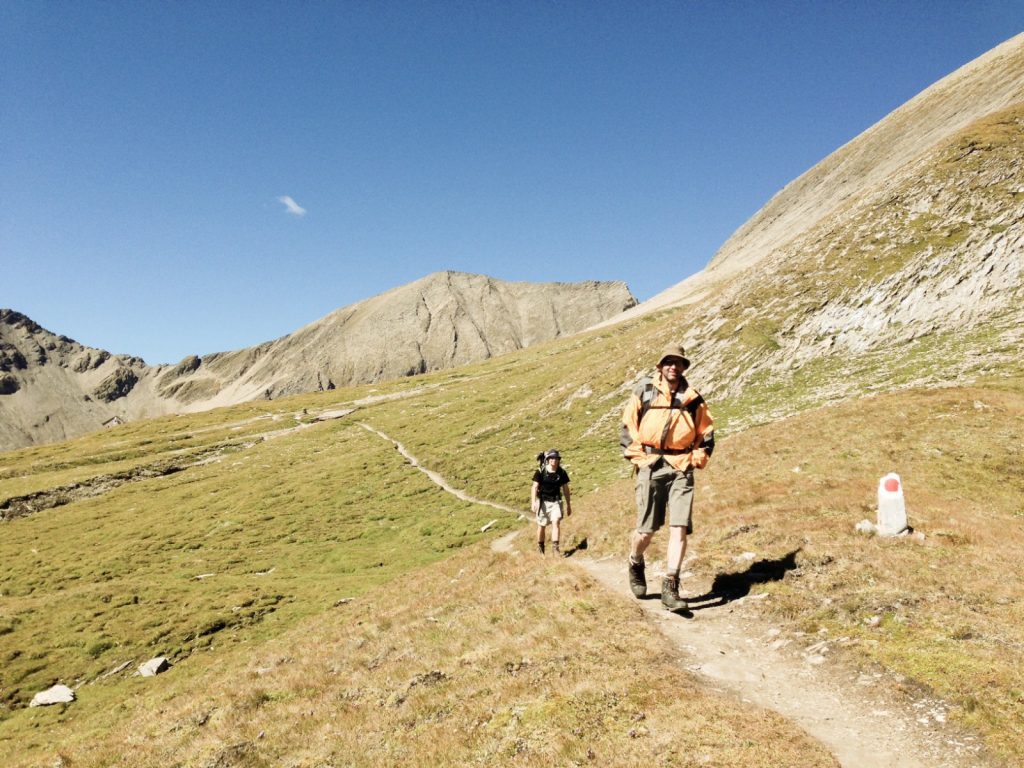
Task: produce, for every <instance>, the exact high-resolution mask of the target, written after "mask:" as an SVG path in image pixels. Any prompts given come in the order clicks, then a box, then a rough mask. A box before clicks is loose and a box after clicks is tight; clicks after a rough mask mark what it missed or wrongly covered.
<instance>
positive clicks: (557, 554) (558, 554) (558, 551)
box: [551, 541, 562, 557]
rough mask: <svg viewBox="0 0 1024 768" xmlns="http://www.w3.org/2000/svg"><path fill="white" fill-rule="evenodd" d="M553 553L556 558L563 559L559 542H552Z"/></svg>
mask: <svg viewBox="0 0 1024 768" xmlns="http://www.w3.org/2000/svg"><path fill="white" fill-rule="evenodd" d="M551 552H552V554H554V556H555V557H561V556H562V550H561V549H559V547H558V542H557V541H553V542H551Z"/></svg>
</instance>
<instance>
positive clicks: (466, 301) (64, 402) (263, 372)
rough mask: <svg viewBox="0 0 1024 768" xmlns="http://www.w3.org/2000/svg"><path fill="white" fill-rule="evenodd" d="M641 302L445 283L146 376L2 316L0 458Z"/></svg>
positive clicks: (623, 290) (534, 338)
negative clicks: (119, 424) (115, 424)
mask: <svg viewBox="0 0 1024 768" xmlns="http://www.w3.org/2000/svg"><path fill="white" fill-rule="evenodd" d="M635 303H636V301H635V299H634V298H633V296H632V294H630V292H629V289H628V288H627V286H626V285H625V283H621V282H612V283H598V282H584V283H575V284H568V283H509V282H505V281H500V280H494V279H492V278H488V277H484V276H481V275H469V274H463V273H456V272H440V273H435V274H433V275H428V276H427V277H425V278H422V279H421V280H417V281H416V282H414V283H411V284H409V285H406V286H402V287H399V288H396V289H393V290H391V291H388V292H386V293H383V294H381V295H379V296H375V297H373V298H370V299H367V300H365V301H362V302H359V303H357V304H353V305H351V306H349V307H344V308H342V309H339V310H337V311H335V312H333V313H331V314H330V315H328V316H327V317H324V318H322V319H320V320H318V321H316V322H314V323H311V324H310V325H308V326H306V327H304V328H301V329H300V330H298V331H296V332H295V333H292V334H289V335H288V336H284V337H282V338H280V339H277V340H276V341H272V342H266V343H264V344H260V345H258V346H255V347H250V348H248V349H242V350H238V351H235V352H221V353H216V354H212V355H207V356H206V357H203V358H200V357H197V356H190V357H187V358H185V359H184V360H182V361H181V362H180V363H179V364H178V365H175V366H167V365H161V366H155V367H154V366H149V365H146V363H145V362H144V361H143V360H141V359H140V358H137V357H130V356H126V355H111V354H110V353H108V352H106V351H104V350H99V349H91V348H88V347H84V346H82V345H81V344H78V343H77V342H75V341H73V340H71V339H69V338H67V337H65V336H58V335H56V334H53V333H50V332H49V331H47V330H45V329H43V328H41V327H40V326H39V325H38V324H37V323H35V322H33V321H32V320H31V319H29V318H27V317H25V316H24V315H21V314H19V313H17V312H13V311H11V310H0V449H5V448H8V449H9V448H14V447H17V446H21V445H27V444H31V443H36V442H45V441H52V440H61V439H66V438H69V437H74V436H76V435H80V434H83V433H85V432H89V431H91V430H94V429H98V428H99V427H100V426H101V425H103V424H104V423H106V422H108V421H109V420H111V419H114V420H116V421H132V420H135V419H139V418H144V417H148V416H156V415H161V414H166V413H182V412H187V411H196V410H203V409H206V408H212V407H216V406H221V405H230V404H232V403H238V402H244V401H246V400H251V399H254V398H273V397H280V396H281V395H286V394H296V393H299V392H310V391H316V390H323V389H333V388H334V387H336V386H344V385H350V384H359V383H367V382H376V381H381V380H384V379H389V378H395V377H399V376H409V375H412V374H416V373H423V372H426V371H433V370H440V369H443V368H449V367H451V366H454V365H461V364H464V363H468V362H473V361H476V360H482V359H486V358H488V357H490V356H492V355H495V354H501V353H503V352H508V351H511V350H514V349H520V348H522V347H524V346H528V345H530V344H535V343H537V342H538V341H544V340H547V339H552V338H556V337H558V336H562V335H565V334H567V333H573V332H575V331H579V330H581V329H583V328H586V327H587V326H589V325H592V324H594V323H595V322H598V321H599V320H601V319H604V318H607V317H610V316H612V315H614V314H616V313H618V312H621V311H622V310H624V309H627V308H629V307H631V306H633V305H634V304H635Z"/></svg>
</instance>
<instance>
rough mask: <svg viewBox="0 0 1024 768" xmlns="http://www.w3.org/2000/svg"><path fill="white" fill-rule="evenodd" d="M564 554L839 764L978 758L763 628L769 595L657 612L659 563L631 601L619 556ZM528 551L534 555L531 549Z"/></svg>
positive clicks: (721, 687) (913, 764) (967, 744)
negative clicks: (641, 595)
mask: <svg viewBox="0 0 1024 768" xmlns="http://www.w3.org/2000/svg"><path fill="white" fill-rule="evenodd" d="M362 426H363V427H364V428H365V429H367V430H369V431H371V432H374V433H375V434H377V435H379V436H380V437H382V438H383V439H385V440H389V441H391V442H392V443H394V444H395V445H396V446H397V447H398V450H399V451H401V453H402V455H403V456H405V457H406V459H407V460H408V461H409V462H410V464H412V465H413V466H414V467H416V468H417V469H418V470H420V471H421V472H424V473H425V474H427V476H428V477H430V479H431V480H433V481H434V482H435V483H437V485H439V486H440V487H441V488H443V489H444V490H446V491H448V492H449V493H453V494H454V495H456V496H458V497H459V498H460V499H464V500H466V501H473V502H477V503H480V504H486V505H487V506H491V507H497V508H498V509H503V510H505V511H508V512H511V513H513V514H516V515H519V516H521V512H520V511H519V510H515V509H512V508H510V507H505V506H503V505H500V504H494V503H492V502H489V501H484V500H481V499H475V498H473V497H471V496H467V495H466V494H464V493H463V492H461V491H458V490H457V489H454V488H452V487H451V486H450V485H449V484H448V483H447V482H446V481H445V480H444V479H443V478H441V477H440V476H439V475H438V474H437V473H436V472H431V471H430V470H427V469H425V468H424V467H423V466H422V465H421V464H420V463H419V461H418V460H416V459H415V457H413V456H412V455H411V454H409V453H408V451H406V450H405V448H404V447H402V446H401V444H400V443H398V442H397V441H396V440H393V439H392V438H390V437H388V436H387V435H385V434H384V433H382V432H380V431H378V430H376V429H373V428H372V427H369V426H367V425H366V424H363V425H362ZM520 533H521V532H520V531H513V532H512V533H508V534H505V535H504V536H502V537H500V538H498V539H495V541H493V542H492V544H491V547H492V548H493V549H494V550H495V551H500V552H511V553H514V552H516V551H517V550H516V548H515V546H514V541H515V539H516V538H517V537H518V536H519V534H520ZM571 554H572V556H571V557H569V558H567V559H566V560H565V561H564V562H565V563H566V564H567V565H569V566H572V567H576V568H580V569H582V570H584V571H586V572H587V573H588V574H590V575H591V576H593V577H594V579H596V580H597V581H598V582H599V583H600V584H602V585H604V587H605V588H606V589H608V590H609V591H611V592H613V593H615V594H617V595H619V596H620V597H621V598H622V599H624V600H629V601H631V602H634V603H636V604H637V605H639V606H640V607H641V608H642V609H643V611H644V612H645V614H646V616H647V617H648V619H649V620H650V621H651V622H652V623H653V624H654V625H655V626H656V627H657V628H658V630H659V631H660V632H661V633H662V634H663V635H664V636H665V637H666V639H667V640H668V641H669V642H670V643H671V644H672V647H674V648H675V649H676V650H677V651H678V652H679V654H680V657H681V659H682V663H683V664H684V665H685V667H686V668H687V669H688V670H689V671H691V672H693V673H694V674H696V675H697V676H698V677H700V678H703V679H704V680H705V681H707V683H708V685H709V687H711V688H712V689H714V690H717V691H720V692H726V693H730V694H732V695H735V696H736V697H738V698H739V699H740V700H742V701H744V702H748V703H751V704H754V705H757V706H759V707H763V708H765V709H771V710H773V711H775V712H778V713H779V714H781V715H782V716H783V717H785V718H787V719H788V720H791V721H792V722H794V723H796V724H797V725H799V726H800V727H801V728H803V729H804V730H805V731H806V732H807V733H809V734H810V735H811V736H813V737H814V738H816V739H818V740H819V741H821V742H822V743H823V744H825V745H826V746H827V747H829V749H830V750H831V751H832V753H833V754H834V755H835V757H836V759H837V760H838V761H839V764H840V765H841V766H843V768H972V767H973V768H977V766H979V765H980V764H981V762H980V757H979V754H980V749H981V748H980V745H979V744H978V742H977V741H976V740H974V739H973V738H971V737H964V736H962V735H958V734H956V733H954V731H953V729H952V728H950V727H947V726H946V725H945V708H944V706H943V704H942V702H940V701H936V700H924V699H922V700H918V701H917V702H916V703H915V704H914V705H913V707H912V708H908V707H907V705H906V704H905V703H896V702H893V701H887V700H886V699H885V697H884V694H882V693H881V692H880V691H881V690H882V686H877V685H876V683H878V682H879V679H880V678H881V675H857V674H854V673H851V672H848V671H845V670H843V669H842V668H840V666H839V665H835V664H832V663H830V661H829V658H828V654H829V652H830V649H831V648H834V647H835V646H836V645H837V644H841V643H842V638H839V639H831V638H825V637H821V638H817V637H816V638H813V640H814V642H812V643H811V644H810V645H808V646H805V645H804V643H805V642H806V638H800V640H801V642H798V641H797V638H795V637H792V636H790V637H787V636H785V635H784V633H783V632H782V631H781V630H779V629H777V628H775V627H773V626H771V624H770V623H769V622H768V621H766V619H765V618H764V617H763V616H762V615H761V613H760V611H759V610H758V603H760V602H761V600H763V599H770V597H768V596H767V595H765V596H764V597H762V596H761V595H759V594H748V595H746V596H745V597H740V598H739V599H735V600H728V601H726V600H711V601H703V602H700V603H697V602H695V603H694V604H693V611H692V616H691V617H687V616H683V615H679V614H675V613H670V612H668V611H666V610H664V608H662V606H661V601H660V600H659V599H658V597H659V596H658V592H657V590H658V589H659V585H660V583H661V582H660V573H658V572H657V570H658V564H656V563H649V564H648V588H649V591H650V592H651V593H652V595H653V597H652V596H649V597H648V599H645V600H639V601H638V600H636V598H634V597H633V594H632V592H631V591H630V589H629V585H628V583H627V579H626V559H625V555H623V556H622V557H605V558H601V559H593V558H591V557H587V556H585V555H584V553H582V552H574V553H571ZM691 554H692V553H691ZM528 556H531V557H536V555H534V554H533V553H532V550H531V553H530V555H528ZM684 576H686V574H684ZM684 590H685V591H684ZM680 592H681V593H682V594H686V595H711V594H712V590H711V584H710V583H708V584H704V583H701V581H700V580H698V579H697V578H695V577H693V576H689V577H688V578H684V581H683V583H682V585H681V589H680Z"/></svg>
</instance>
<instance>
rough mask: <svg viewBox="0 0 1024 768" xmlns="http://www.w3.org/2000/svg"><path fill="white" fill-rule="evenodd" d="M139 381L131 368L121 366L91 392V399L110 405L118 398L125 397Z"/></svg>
mask: <svg viewBox="0 0 1024 768" xmlns="http://www.w3.org/2000/svg"><path fill="white" fill-rule="evenodd" d="M138 381H139V377H138V376H136V375H135V372H134V371H133V370H132V369H131V368H127V367H125V366H121V367H120V368H118V369H117V370H116V371H114V372H113V373H112V374H110V375H109V376H108V377H107V378H105V379H104V380H103V381H101V382H100V385H99V386H98V387H96V389H94V390H93V392H92V394H93V397H95V398H97V399H99V400H102V401H103V402H105V403H112V402H114V401H115V400H117V399H118V398H121V397H126V396H127V395H128V393H129V392H131V391H132V387H134V386H135V385H136V384H137V383H138Z"/></svg>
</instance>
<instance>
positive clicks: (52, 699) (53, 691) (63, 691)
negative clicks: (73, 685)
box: [29, 684, 75, 707]
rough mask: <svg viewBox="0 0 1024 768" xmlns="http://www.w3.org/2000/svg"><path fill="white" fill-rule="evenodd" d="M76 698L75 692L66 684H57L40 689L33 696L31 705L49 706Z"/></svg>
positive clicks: (65, 702)
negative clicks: (43, 689)
mask: <svg viewBox="0 0 1024 768" xmlns="http://www.w3.org/2000/svg"><path fill="white" fill-rule="evenodd" d="M74 700H75V692H74V691H72V690H71V689H70V688H68V687H67V686H66V685H60V684H58V685H55V686H53V687H52V688H47V689H46V690H45V691H40V692H39V693H37V694H36V695H35V696H33V697H32V701H31V703H30V704H29V706H30V707H47V706H49V705H50V704H67V703H68V702H71V701H74Z"/></svg>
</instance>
